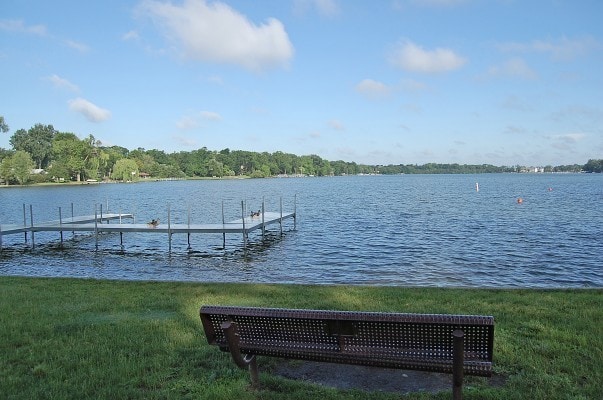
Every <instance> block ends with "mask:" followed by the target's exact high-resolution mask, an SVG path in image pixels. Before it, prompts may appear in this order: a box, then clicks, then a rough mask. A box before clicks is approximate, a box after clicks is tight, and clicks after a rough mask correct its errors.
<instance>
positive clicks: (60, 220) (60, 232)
mask: <svg viewBox="0 0 603 400" xmlns="http://www.w3.org/2000/svg"><path fill="white" fill-rule="evenodd" d="M59 226H60V227H61V228H62V227H63V213H62V212H61V207H59ZM59 234H60V236H61V248H62V247H63V230H60V231H59Z"/></svg>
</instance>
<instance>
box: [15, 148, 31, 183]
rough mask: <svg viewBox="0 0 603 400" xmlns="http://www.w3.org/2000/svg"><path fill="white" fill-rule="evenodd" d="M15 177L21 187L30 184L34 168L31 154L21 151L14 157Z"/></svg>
mask: <svg viewBox="0 0 603 400" xmlns="http://www.w3.org/2000/svg"><path fill="white" fill-rule="evenodd" d="M12 164H13V176H14V177H15V179H16V180H17V182H19V184H20V185H24V184H26V183H27V182H29V179H30V177H31V170H32V169H33V168H34V161H33V159H32V158H31V156H30V155H29V153H27V152H25V151H23V150H19V151H17V152H16V153H15V154H14V155H13V157H12Z"/></svg>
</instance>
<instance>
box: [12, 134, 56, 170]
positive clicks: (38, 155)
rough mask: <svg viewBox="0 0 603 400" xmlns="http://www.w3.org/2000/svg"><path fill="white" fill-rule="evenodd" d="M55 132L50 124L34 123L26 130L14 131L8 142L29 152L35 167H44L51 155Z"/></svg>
mask: <svg viewBox="0 0 603 400" xmlns="http://www.w3.org/2000/svg"><path fill="white" fill-rule="evenodd" d="M56 133H57V131H55V129H54V127H53V126H52V125H42V124H36V125H34V126H33V127H32V128H30V129H29V130H28V131H26V130H25V129H19V130H18V131H16V132H15V133H14V134H13V136H11V138H10V140H9V142H10V144H11V146H13V148H14V149H15V150H22V151H25V152H27V153H29V155H30V156H31V158H32V159H33V160H34V162H35V165H36V168H46V166H47V165H48V162H49V161H50V157H51V155H52V140H53V139H54V136H55V135H56Z"/></svg>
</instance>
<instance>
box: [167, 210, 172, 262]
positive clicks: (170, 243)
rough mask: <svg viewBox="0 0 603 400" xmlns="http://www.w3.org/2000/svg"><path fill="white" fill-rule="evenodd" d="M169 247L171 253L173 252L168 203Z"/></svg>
mask: <svg viewBox="0 0 603 400" xmlns="http://www.w3.org/2000/svg"><path fill="white" fill-rule="evenodd" d="M167 212H168V247H169V252H170V253H171V252H172V229H171V226H172V225H171V220H170V203H168V209H167Z"/></svg>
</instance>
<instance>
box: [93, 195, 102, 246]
mask: <svg viewBox="0 0 603 400" xmlns="http://www.w3.org/2000/svg"><path fill="white" fill-rule="evenodd" d="M101 207H102V206H101ZM94 239H95V242H96V246H95V247H96V250H98V209H97V206H96V203H95V204H94Z"/></svg>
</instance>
